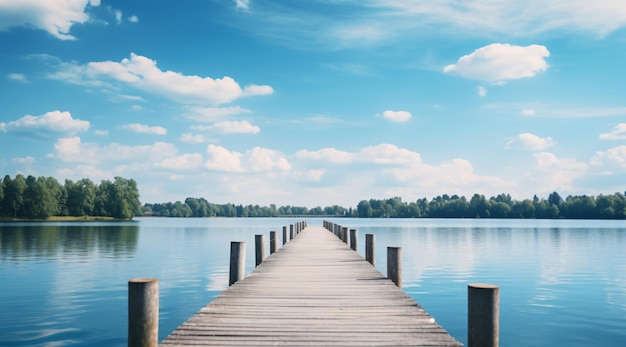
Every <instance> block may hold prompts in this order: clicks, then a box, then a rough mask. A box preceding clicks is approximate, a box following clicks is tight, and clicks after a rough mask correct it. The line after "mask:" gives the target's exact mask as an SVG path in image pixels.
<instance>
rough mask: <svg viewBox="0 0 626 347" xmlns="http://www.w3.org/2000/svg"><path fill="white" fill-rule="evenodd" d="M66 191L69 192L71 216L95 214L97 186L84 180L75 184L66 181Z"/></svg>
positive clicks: (68, 205)
mask: <svg viewBox="0 0 626 347" xmlns="http://www.w3.org/2000/svg"><path fill="white" fill-rule="evenodd" d="M65 190H66V191H67V210H68V214H69V215H70V216H90V215H91V214H92V213H93V210H94V207H95V200H96V186H95V184H94V183H93V182H92V181H91V180H89V179H87V178H83V179H81V180H80V181H78V182H76V183H74V182H72V181H71V180H65Z"/></svg>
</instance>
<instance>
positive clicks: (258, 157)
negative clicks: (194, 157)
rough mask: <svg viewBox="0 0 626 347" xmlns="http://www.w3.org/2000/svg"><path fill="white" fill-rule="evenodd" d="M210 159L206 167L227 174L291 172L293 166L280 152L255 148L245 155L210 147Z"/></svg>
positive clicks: (208, 149)
mask: <svg viewBox="0 0 626 347" xmlns="http://www.w3.org/2000/svg"><path fill="white" fill-rule="evenodd" d="M207 153H208V157H209V159H208V160H207V161H206V163H205V165H204V166H205V167H206V168H207V169H209V170H215V171H225V172H271V171H289V170H291V164H289V162H288V161H287V159H286V158H285V157H284V156H283V155H282V154H281V153H280V152H278V151H275V150H272V149H268V148H262V147H254V148H252V149H250V150H248V151H246V152H245V153H239V152H234V151H233V152H231V151H229V150H228V149H226V148H224V147H221V146H216V145H209V146H208V147H207Z"/></svg>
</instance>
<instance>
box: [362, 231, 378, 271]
mask: <svg viewBox="0 0 626 347" xmlns="http://www.w3.org/2000/svg"><path fill="white" fill-rule="evenodd" d="M375 243H376V235H374V234H365V260H367V261H369V263H370V264H372V265H375V261H374V257H375V255H374V249H375Z"/></svg>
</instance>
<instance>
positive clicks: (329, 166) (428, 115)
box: [0, 0, 626, 207]
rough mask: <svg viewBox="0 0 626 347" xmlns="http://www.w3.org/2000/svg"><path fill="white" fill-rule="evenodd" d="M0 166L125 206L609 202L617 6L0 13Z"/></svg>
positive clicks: (619, 181)
mask: <svg viewBox="0 0 626 347" xmlns="http://www.w3.org/2000/svg"><path fill="white" fill-rule="evenodd" d="M0 46H1V47H2V50H0V90H1V93H0V146H1V148H2V150H1V151H0V167H2V171H3V173H4V174H9V175H11V176H14V175H15V174H17V173H23V174H25V175H34V176H54V177H56V178H57V179H59V180H60V181H63V180H64V179H66V178H68V179H72V180H77V179H80V178H85V177H86V178H90V179H92V180H93V181H95V182H99V181H100V180H102V179H112V178H113V177H114V176H122V177H126V178H133V179H135V180H136V181H137V182H138V185H139V189H140V193H141V200H142V202H166V201H176V200H181V201H182V200H184V199H185V198H186V197H190V196H191V197H204V198H206V199H207V200H208V201H211V202H215V203H228V202H232V203H237V204H239V203H242V204H260V205H268V204H270V203H276V204H278V205H297V206H306V207H315V206H318V205H320V206H328V205H333V204H339V205H342V206H346V207H348V206H353V207H354V206H356V204H357V203H358V202H359V201H360V200H362V199H369V198H377V199H383V198H390V197H394V196H400V197H402V199H403V200H404V201H413V200H416V199H419V198H422V197H427V198H429V199H430V198H432V197H434V196H437V195H441V194H450V195H451V194H459V195H465V196H466V197H468V198H469V197H471V195H473V194H474V193H479V194H484V195H486V196H487V197H490V196H494V195H497V194H499V193H510V194H511V195H512V196H513V198H515V199H520V200H521V199H525V198H532V197H533V195H535V194H536V195H538V196H539V197H547V195H548V194H549V193H551V192H553V191H557V192H559V193H560V194H561V195H562V196H567V195H569V194H572V195H580V194H591V195H598V194H612V193H615V192H624V190H625V188H626V185H624V182H625V179H626V99H625V98H624V95H625V91H626V87H625V84H624V81H626V68H624V61H626V49H625V48H626V3H623V2H621V1H612V0H596V1H586V0H572V1H560V0H541V1H539V0H529V1H524V2H521V1H514V0H510V1H504V0H503V1H490V0H469V1H467V0H465V1H460V0H442V1H437V2H426V1H410V0H311V1H256V0H235V1H229V0H195V1H178V2H174V1H163V0H155V1H150V2H149V3H148V2H143V1H132V2H130V1H122V0H116V1H107V0H66V1H58V2H57V1H54V2H51V1H44V0H28V1H26V0H25V1H19V2H17V1H12V0H0Z"/></svg>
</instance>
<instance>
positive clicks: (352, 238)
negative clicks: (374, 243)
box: [350, 229, 358, 251]
mask: <svg viewBox="0 0 626 347" xmlns="http://www.w3.org/2000/svg"><path fill="white" fill-rule="evenodd" d="M357 236H358V234H357V232H356V229H350V248H352V250H353V251H356V250H357V249H356V248H357V245H356V242H357Z"/></svg>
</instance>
